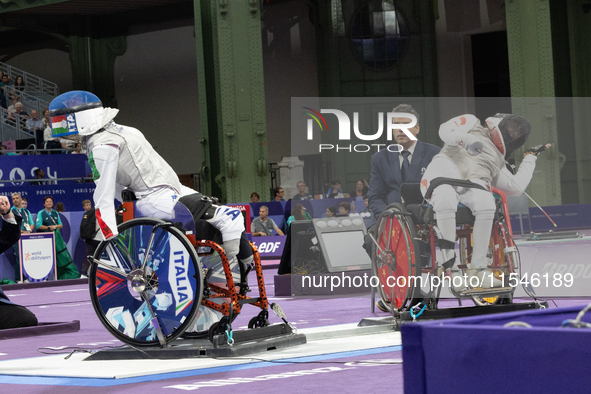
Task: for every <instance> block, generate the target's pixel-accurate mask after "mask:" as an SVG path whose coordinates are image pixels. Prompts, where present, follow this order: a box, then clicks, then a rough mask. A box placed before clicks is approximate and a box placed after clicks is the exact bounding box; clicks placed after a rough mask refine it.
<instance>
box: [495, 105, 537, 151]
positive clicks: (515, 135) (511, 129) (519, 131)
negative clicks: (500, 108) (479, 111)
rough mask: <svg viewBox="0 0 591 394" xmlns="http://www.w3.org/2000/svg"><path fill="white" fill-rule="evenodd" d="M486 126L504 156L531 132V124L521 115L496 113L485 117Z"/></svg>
mask: <svg viewBox="0 0 591 394" xmlns="http://www.w3.org/2000/svg"><path fill="white" fill-rule="evenodd" d="M486 126H487V127H488V129H489V130H490V133H491V135H492V140H493V142H494V144H495V146H496V147H497V149H498V150H499V152H501V153H502V154H503V155H505V157H507V156H509V155H510V154H511V153H512V152H513V151H515V150H516V149H518V148H519V147H520V146H522V145H523V144H524V143H525V141H526V140H527V137H528V136H529V133H530V132H531V124H529V122H528V121H527V119H525V118H524V117H523V116H521V115H512V114H496V115H495V116H493V117H490V118H487V119H486Z"/></svg>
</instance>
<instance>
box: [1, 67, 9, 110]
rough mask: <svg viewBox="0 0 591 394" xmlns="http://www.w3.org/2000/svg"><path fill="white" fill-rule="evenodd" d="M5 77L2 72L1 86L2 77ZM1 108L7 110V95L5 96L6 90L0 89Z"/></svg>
mask: <svg viewBox="0 0 591 394" xmlns="http://www.w3.org/2000/svg"><path fill="white" fill-rule="evenodd" d="M3 76H4V73H3V72H2V71H0V85H1V84H2V77H3ZM0 107H2V108H6V107H7V105H6V95H5V94H4V89H0Z"/></svg>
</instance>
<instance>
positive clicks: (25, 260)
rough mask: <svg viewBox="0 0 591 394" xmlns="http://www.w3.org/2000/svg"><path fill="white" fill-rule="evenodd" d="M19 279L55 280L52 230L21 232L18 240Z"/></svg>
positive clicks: (33, 280)
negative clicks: (46, 231) (45, 231)
mask: <svg viewBox="0 0 591 394" xmlns="http://www.w3.org/2000/svg"><path fill="white" fill-rule="evenodd" d="M18 245H19V254H20V264H21V281H22V280H23V279H27V280H28V281H29V282H43V281H47V280H57V270H56V266H55V238H54V233H53V232H48V233H32V234H22V235H21V239H20V240H19V244H18Z"/></svg>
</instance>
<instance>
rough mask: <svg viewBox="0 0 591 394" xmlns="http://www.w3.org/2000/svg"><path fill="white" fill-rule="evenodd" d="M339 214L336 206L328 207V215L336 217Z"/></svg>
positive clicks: (328, 216)
mask: <svg viewBox="0 0 591 394" xmlns="http://www.w3.org/2000/svg"><path fill="white" fill-rule="evenodd" d="M336 215H337V209H336V208H335V207H328V208H326V217H327V218H334V217H335V216H336Z"/></svg>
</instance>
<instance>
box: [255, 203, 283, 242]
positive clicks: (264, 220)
mask: <svg viewBox="0 0 591 394" xmlns="http://www.w3.org/2000/svg"><path fill="white" fill-rule="evenodd" d="M268 214H269V208H268V207H267V206H266V205H262V206H261V207H260V208H259V217H258V218H255V219H254V220H253V221H252V224H251V229H252V236H253V237H267V236H271V235H273V230H275V231H276V232H277V234H278V235H285V234H283V232H282V231H281V230H280V229H279V227H277V225H276V224H275V222H274V221H273V219H271V218H269V217H267V215H268Z"/></svg>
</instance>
